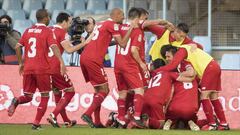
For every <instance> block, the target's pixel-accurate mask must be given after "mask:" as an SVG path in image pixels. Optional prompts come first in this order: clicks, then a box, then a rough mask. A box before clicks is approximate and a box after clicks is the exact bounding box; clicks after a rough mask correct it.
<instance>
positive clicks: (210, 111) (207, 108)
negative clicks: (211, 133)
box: [202, 99, 215, 124]
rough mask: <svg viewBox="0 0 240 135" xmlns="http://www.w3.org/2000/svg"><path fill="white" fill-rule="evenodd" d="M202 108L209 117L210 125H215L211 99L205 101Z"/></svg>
mask: <svg viewBox="0 0 240 135" xmlns="http://www.w3.org/2000/svg"><path fill="white" fill-rule="evenodd" d="M202 106H203V111H204V113H205V115H206V117H207V120H208V122H209V124H213V123H215V121H214V117H213V109H212V105H211V102H210V100H209V99H203V100H202Z"/></svg>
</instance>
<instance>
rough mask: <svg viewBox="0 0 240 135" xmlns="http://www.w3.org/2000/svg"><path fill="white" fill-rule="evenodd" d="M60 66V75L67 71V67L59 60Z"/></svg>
mask: <svg viewBox="0 0 240 135" xmlns="http://www.w3.org/2000/svg"><path fill="white" fill-rule="evenodd" d="M60 68H61V75H62V76H63V75H65V74H66V72H67V69H66V66H65V65H64V63H63V62H61V64H60Z"/></svg>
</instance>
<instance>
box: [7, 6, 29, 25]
mask: <svg viewBox="0 0 240 135" xmlns="http://www.w3.org/2000/svg"><path fill="white" fill-rule="evenodd" d="M7 15H9V16H10V17H11V18H12V20H13V22H14V21H15V20H25V19H26V16H25V12H24V11H23V10H22V9H20V10H8V11H7Z"/></svg>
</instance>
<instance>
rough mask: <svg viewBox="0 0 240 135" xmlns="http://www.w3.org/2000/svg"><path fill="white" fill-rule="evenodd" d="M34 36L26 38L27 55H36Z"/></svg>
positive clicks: (30, 56) (31, 56)
mask: <svg viewBox="0 0 240 135" xmlns="http://www.w3.org/2000/svg"><path fill="white" fill-rule="evenodd" d="M36 42H37V40H36V38H33V37H31V38H30V39H29V40H28V44H30V50H29V51H28V57H29V58H33V57H35V56H36V53H37V50H36Z"/></svg>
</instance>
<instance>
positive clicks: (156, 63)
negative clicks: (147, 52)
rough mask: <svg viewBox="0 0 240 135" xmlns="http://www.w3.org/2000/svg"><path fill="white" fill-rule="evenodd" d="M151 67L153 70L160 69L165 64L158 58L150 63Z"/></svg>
mask: <svg viewBox="0 0 240 135" xmlns="http://www.w3.org/2000/svg"><path fill="white" fill-rule="evenodd" d="M152 65H153V69H154V70H155V69H157V68H160V67H161V66H164V65H166V63H165V62H164V60H163V59H160V58H158V59H156V60H154V61H153V62H152Z"/></svg>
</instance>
